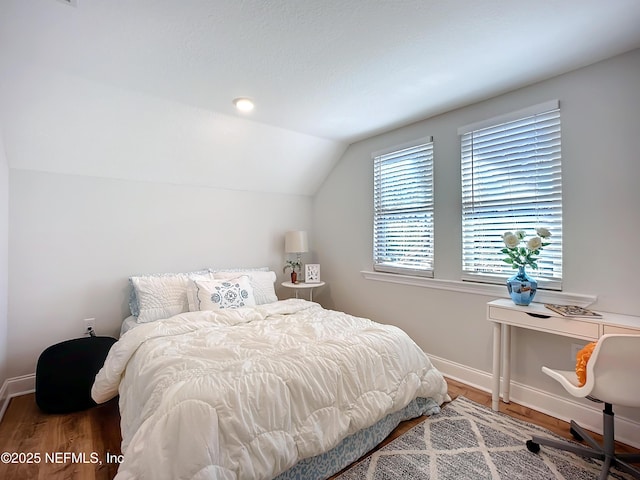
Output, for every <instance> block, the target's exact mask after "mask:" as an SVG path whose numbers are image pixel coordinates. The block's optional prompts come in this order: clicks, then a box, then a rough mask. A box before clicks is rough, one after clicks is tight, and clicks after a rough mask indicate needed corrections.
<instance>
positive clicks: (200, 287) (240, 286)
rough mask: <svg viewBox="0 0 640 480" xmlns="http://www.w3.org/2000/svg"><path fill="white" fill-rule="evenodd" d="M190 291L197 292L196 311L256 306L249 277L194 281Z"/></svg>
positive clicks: (195, 297)
mask: <svg viewBox="0 0 640 480" xmlns="http://www.w3.org/2000/svg"><path fill="white" fill-rule="evenodd" d="M189 290H191V291H195V294H194V295H193V298H194V299H195V305H193V306H195V307H196V310H220V309H225V308H239V307H253V306H254V305H255V304H256V300H255V298H254V296H253V288H251V283H250V282H249V277H247V276H245V275H243V276H240V277H236V278H229V279H221V280H193V281H192V282H191V284H190V285H189ZM191 306H192V305H190V307H191Z"/></svg>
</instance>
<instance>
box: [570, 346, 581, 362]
mask: <svg viewBox="0 0 640 480" xmlns="http://www.w3.org/2000/svg"><path fill="white" fill-rule="evenodd" d="M583 348H584V345H580V344H579V343H572V344H571V361H572V362H573V363H575V362H576V356H577V355H578V352H579V351H580V350H582V349H583Z"/></svg>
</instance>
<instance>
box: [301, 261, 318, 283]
mask: <svg viewBox="0 0 640 480" xmlns="http://www.w3.org/2000/svg"><path fill="white" fill-rule="evenodd" d="M304 283H320V265H319V264H317V263H307V264H305V266H304Z"/></svg>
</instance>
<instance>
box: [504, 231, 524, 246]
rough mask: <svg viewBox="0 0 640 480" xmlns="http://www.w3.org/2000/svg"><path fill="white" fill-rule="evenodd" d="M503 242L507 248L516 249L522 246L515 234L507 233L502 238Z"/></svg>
mask: <svg viewBox="0 0 640 480" xmlns="http://www.w3.org/2000/svg"><path fill="white" fill-rule="evenodd" d="M502 240H504V244H505V245H506V246H507V248H516V247H517V246H518V245H519V244H520V239H519V238H518V236H517V235H515V234H514V233H513V232H506V233H505V234H504V235H503V236H502Z"/></svg>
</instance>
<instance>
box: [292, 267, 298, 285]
mask: <svg viewBox="0 0 640 480" xmlns="http://www.w3.org/2000/svg"><path fill="white" fill-rule="evenodd" d="M291 283H298V274H297V273H296V271H295V270H294V271H292V272H291Z"/></svg>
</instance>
